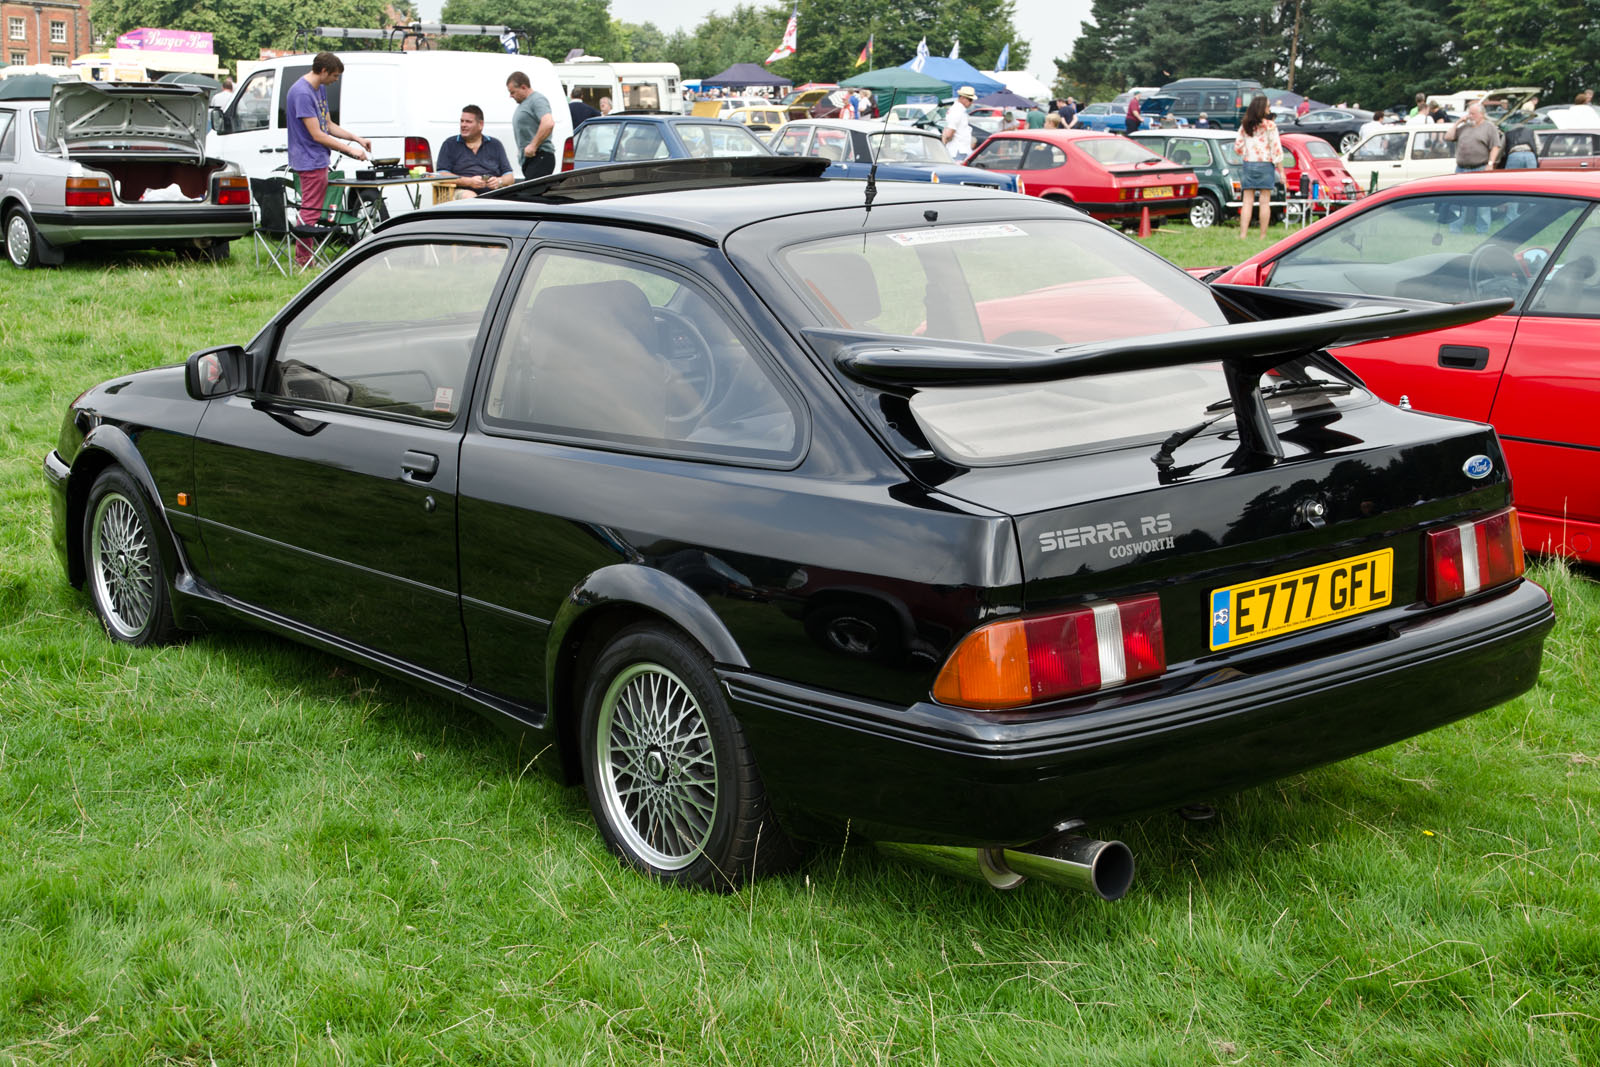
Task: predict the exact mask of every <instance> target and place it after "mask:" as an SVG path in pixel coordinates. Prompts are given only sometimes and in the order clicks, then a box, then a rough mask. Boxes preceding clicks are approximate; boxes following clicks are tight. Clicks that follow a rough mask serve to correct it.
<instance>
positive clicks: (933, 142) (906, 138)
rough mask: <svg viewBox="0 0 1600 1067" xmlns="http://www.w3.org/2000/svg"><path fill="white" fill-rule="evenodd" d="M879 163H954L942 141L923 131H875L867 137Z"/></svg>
mask: <svg viewBox="0 0 1600 1067" xmlns="http://www.w3.org/2000/svg"><path fill="white" fill-rule="evenodd" d="M868 139H869V140H870V141H871V142H872V152H873V155H875V156H876V157H877V159H878V162H880V163H907V162H909V163H954V162H955V160H953V159H951V158H950V153H949V152H948V151H947V150H946V149H945V147H944V142H943V141H941V140H939V138H937V137H933V136H930V135H928V134H923V133H902V132H894V131H891V132H889V133H875V134H872V135H871V136H870V137H869V138H868Z"/></svg>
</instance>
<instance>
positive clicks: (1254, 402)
mask: <svg viewBox="0 0 1600 1067" xmlns="http://www.w3.org/2000/svg"><path fill="white" fill-rule="evenodd" d="M1513 303H1514V301H1511V300H1477V301H1473V302H1471V303H1467V304H1439V305H1435V306H1432V307H1428V308H1422V309H1414V308H1404V307H1396V306H1393V305H1389V304H1376V305H1371V306H1367V307H1350V308H1340V309H1338V310H1334V311H1324V312H1320V313H1317V314H1311V315H1296V316H1294V317H1291V318H1282V319H1266V320H1263V321H1258V322H1241V323H1231V324H1229V325H1226V326H1206V327H1202V328H1200V329H1198V330H1177V331H1173V332H1170V333H1158V334H1145V335H1143V336H1139V337H1119V338H1115V339H1112V340H1109V341H1096V342H1093V343H1090V344H1082V345H1068V346H1064V347H1062V348H1057V349H1054V350H1052V351H1049V352H1039V351H1037V350H1034V349H1025V348H1011V347H1008V346H1005V345H991V344H982V343H973V342H966V341H944V340H934V339H930V338H925V337H896V336H884V335H882V334H863V333H857V332H854V331H850V330H834V329H820V328H810V329H806V330H803V331H802V333H804V334H805V336H806V337H807V338H808V339H809V340H810V341H811V342H812V343H813V344H814V345H816V346H817V348H818V350H819V351H820V352H822V354H823V355H824V356H825V357H827V358H830V359H831V360H832V361H833V363H834V364H835V365H836V366H837V367H838V368H839V370H840V371H841V372H842V373H843V374H844V375H845V376H846V377H848V378H850V379H852V380H854V381H857V382H860V383H862V384H863V385H871V386H876V387H879V388H883V389H887V390H890V391H894V392H904V391H907V390H915V389H919V388H927V387H931V386H960V385H996V384H1001V383H1008V382H1044V381H1057V380H1060V379H1065V378H1083V377H1089V376H1092V375H1096V374H1109V373H1113V372H1117V371H1134V370H1157V369H1160V368H1162V367H1181V366H1185V365H1187V364H1191V363H1213V362H1221V364H1222V369H1223V375H1224V377H1225V379H1226V381H1227V384H1228V396H1229V399H1230V400H1232V402H1233V412H1234V417H1235V420H1236V422H1237V424H1238V427H1239V442H1240V447H1241V449H1242V450H1243V451H1245V452H1246V453H1248V454H1251V455H1255V456H1261V457H1268V458H1271V459H1282V458H1283V454H1284V453H1283V446H1282V444H1281V443H1280V442H1279V441H1278V435H1277V432H1276V431H1275V430H1274V429H1273V426H1272V419H1271V418H1270V417H1269V416H1268V414H1267V405H1266V401H1265V400H1264V399H1263V398H1262V395H1261V376H1262V375H1263V374H1265V373H1266V372H1267V371H1269V370H1271V369H1272V368H1273V367H1276V366H1278V365H1280V364H1283V363H1287V362H1289V361H1290V360H1293V359H1296V358H1299V357H1301V356H1306V355H1310V354H1311V353H1313V352H1317V351H1320V350H1321V349H1324V348H1329V347H1331V346H1334V345H1347V344H1353V343H1355V342H1357V341H1376V340H1379V339H1382V338H1387V337H1400V336H1404V335H1406V334H1413V333H1424V332H1427V331H1429V330H1441V329H1445V328H1446V327H1450V326H1460V325H1463V324H1464V323H1468V322H1477V321H1479V320H1481V319H1487V318H1492V317H1494V316H1495V315H1499V314H1502V313H1504V312H1506V311H1509V310H1510V309H1511V306H1512V304H1513Z"/></svg>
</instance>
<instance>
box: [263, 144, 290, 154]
mask: <svg viewBox="0 0 1600 1067" xmlns="http://www.w3.org/2000/svg"><path fill="white" fill-rule="evenodd" d="M287 151H289V149H288V147H287V146H285V147H283V148H263V149H260V152H261V154H262V155H266V154H267V153H268V152H287Z"/></svg>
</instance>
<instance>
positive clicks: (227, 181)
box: [211, 175, 250, 207]
mask: <svg viewBox="0 0 1600 1067" xmlns="http://www.w3.org/2000/svg"><path fill="white" fill-rule="evenodd" d="M214 184H215V186H216V189H215V192H214V193H213V194H212V197H211V199H212V202H213V203H216V204H219V205H221V206H223V207H245V206H248V205H249V203H250V179H248V178H244V177H239V176H237V175H236V176H232V177H226V178H218V179H217V180H216V182H215V183H214Z"/></svg>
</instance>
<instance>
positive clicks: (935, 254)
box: [775, 219, 1334, 464]
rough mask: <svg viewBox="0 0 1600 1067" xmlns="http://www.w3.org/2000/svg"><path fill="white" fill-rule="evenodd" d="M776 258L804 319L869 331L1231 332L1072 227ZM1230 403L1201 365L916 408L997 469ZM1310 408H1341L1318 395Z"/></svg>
mask: <svg viewBox="0 0 1600 1067" xmlns="http://www.w3.org/2000/svg"><path fill="white" fill-rule="evenodd" d="M775 258H776V261H777V263H778V265H779V267H780V269H781V270H782V271H784V272H785V274H786V275H787V277H788V281H789V282H790V284H791V285H792V286H793V288H794V289H795V291H796V292H798V293H799V294H801V298H802V300H803V302H804V303H805V305H806V310H807V312H808V314H806V315H805V317H806V318H809V319H811V320H813V321H815V322H817V323H818V324H820V325H823V326H826V327H830V328H836V329H840V328H842V329H845V330H850V331H854V332H860V333H867V334H884V335H897V336H914V337H926V338H932V339H939V340H945V341H956V342H960V341H970V342H975V343H988V344H998V345H1006V346H1009V347H1014V348H1027V349H1034V350H1039V351H1051V350H1055V349H1059V348H1063V347H1066V346H1071V345H1079V344H1086V343H1090V342H1095V341H1106V340H1111V339H1115V338H1127V337H1136V336H1142V335H1147V334H1155V333H1166V332H1176V331H1182V330H1193V329H1200V328H1203V327H1207V326H1220V325H1224V324H1225V323H1226V321H1227V320H1226V318H1225V317H1224V315H1223V313H1222V312H1221V310H1220V309H1219V308H1218V307H1217V304H1216V301H1215V299H1214V298H1213V297H1212V294H1211V292H1210V290H1208V289H1207V288H1206V287H1205V286H1204V285H1202V284H1200V283H1199V282H1197V281H1195V280H1194V279H1193V278H1191V277H1190V276H1189V275H1187V274H1185V273H1184V272H1183V271H1181V270H1178V269H1177V268H1176V267H1173V266H1172V265H1171V264H1169V263H1167V262H1165V261H1164V260H1162V259H1160V258H1159V257H1157V256H1155V255H1153V254H1151V253H1150V252H1148V251H1146V250H1145V249H1143V248H1141V247H1139V246H1138V245H1136V244H1134V243H1133V242H1131V241H1129V240H1127V239H1126V238H1123V237H1121V236H1120V235H1118V234H1116V233H1113V232H1112V231H1110V230H1108V229H1105V228H1103V227H1100V226H1096V225H1094V224H1093V223H1090V222H1087V221H1080V220H1068V219H1027V220H1022V221H1016V222H996V223H964V224H954V225H937V226H933V225H930V226H924V227H919V228H916V229H907V230H884V229H880V230H876V231H872V230H869V231H867V232H866V233H865V234H861V233H855V234H850V235H844V236H837V237H826V238H822V239H819V240H813V241H806V242H802V243H798V244H794V245H790V246H788V247H786V248H784V249H782V250H780V251H779V252H778V254H777V256H776V257H775ZM1311 372H1312V373H1315V374H1320V375H1322V376H1323V377H1328V378H1331V375H1327V374H1326V373H1325V372H1321V371H1317V370H1315V368H1312V370H1311ZM1227 396H1228V390H1227V385H1226V383H1225V381H1224V379H1223V374H1222V370H1221V367H1220V365H1219V364H1197V365H1195V366H1186V367H1179V368H1170V369H1164V370H1160V371H1128V372H1119V373H1112V374H1103V375H1097V376H1094V377H1091V378H1075V379H1064V380H1061V381H1050V382H1041V383H1027V384H1006V385H981V386H956V387H935V388H925V389H919V390H918V391H917V392H916V394H915V395H914V396H913V397H912V399H911V410H912V413H913V414H914V416H915V417H916V419H917V421H918V425H919V426H921V428H922V429H923V431H924V433H925V434H926V436H927V437H928V439H929V440H930V441H931V442H933V443H934V444H935V447H936V448H937V449H938V450H939V451H940V452H941V453H942V454H944V455H946V456H948V457H950V458H952V459H955V460H957V461H959V462H964V463H971V464H992V463H1007V462H1016V461H1019V460H1023V459H1028V458H1033V457H1037V456H1041V455H1048V454H1056V453H1059V452H1062V451H1064V450H1074V449H1079V448H1085V447H1093V446H1099V445H1102V444H1104V443H1105V442H1107V441H1109V440H1116V439H1122V438H1129V437H1143V436H1147V435H1149V434H1162V435H1165V434H1170V433H1171V432H1173V431H1174V430H1176V429H1179V428H1182V427H1186V426H1192V425H1194V424H1196V423H1199V422H1202V421H1205V420H1206V419H1208V418H1211V417H1213V416H1215V415H1217V411H1215V410H1212V411H1210V412H1209V413H1208V412H1207V407H1208V405H1213V404H1215V403H1216V402H1217V401H1218V400H1219V399H1225V398H1226V397H1227ZM1297 402H1298V401H1297ZM1316 402H1317V403H1323V404H1325V403H1332V402H1334V401H1333V400H1331V399H1330V398H1329V397H1327V396H1323V395H1320V394H1319V395H1318V396H1317V398H1316ZM1285 403H1288V401H1287V399H1286V400H1285ZM1224 428H1226V427H1223V426H1221V425H1220V424H1219V428H1218V432H1220V431H1221V429H1224Z"/></svg>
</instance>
